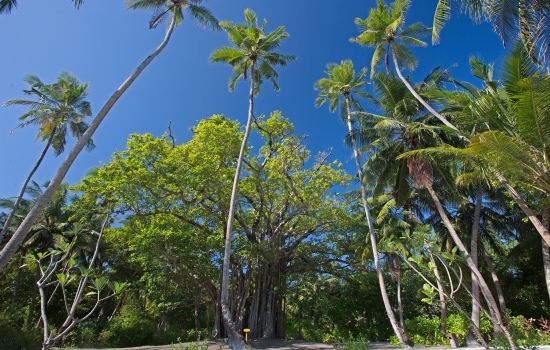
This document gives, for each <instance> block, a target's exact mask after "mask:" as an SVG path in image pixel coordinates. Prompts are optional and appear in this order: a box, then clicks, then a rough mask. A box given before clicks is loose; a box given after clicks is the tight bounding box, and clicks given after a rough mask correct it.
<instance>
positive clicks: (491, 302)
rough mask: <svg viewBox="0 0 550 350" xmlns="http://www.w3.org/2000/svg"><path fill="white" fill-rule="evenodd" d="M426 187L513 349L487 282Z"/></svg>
mask: <svg viewBox="0 0 550 350" xmlns="http://www.w3.org/2000/svg"><path fill="white" fill-rule="evenodd" d="M426 188H427V189H428V192H429V193H430V196H431V197H432V200H433V201H434V203H435V206H436V208H437V211H438V213H439V216H440V217H441V219H442V220H443V223H444V224H445V227H446V228H447V230H448V231H449V234H450V235H451V237H452V239H453V241H454V243H455V244H456V246H457V247H458V249H459V250H460V252H462V254H464V257H465V258H466V264H467V265H468V267H469V268H470V270H471V271H472V272H473V273H474V274H475V278H477V280H478V283H479V287H480V289H481V292H482V293H483V296H484V297H485V300H486V301H487V306H488V308H489V313H490V315H491V321H492V322H493V327H494V328H495V331H497V332H498V331H500V330H501V331H502V332H503V333H504V335H505V337H506V339H507V340H508V342H509V344H510V347H511V348H512V349H513V350H515V349H516V346H515V344H514V341H513V339H512V337H511V335H510V333H509V332H508V329H506V327H505V326H504V324H503V322H502V317H500V312H499V309H498V306H497V303H496V301H495V298H494V297H493V295H492V294H491V290H490V289H489V286H488V285H487V283H486V282H485V279H484V278H483V276H482V275H481V273H480V272H479V269H478V268H477V267H476V266H475V265H474V263H473V261H472V257H471V255H470V254H469V253H468V250H467V249H466V247H465V246H464V243H462V240H461V239H460V237H459V236H458V234H457V233H456V231H455V229H454V227H453V225H452V223H451V221H450V220H449V217H448V216H447V213H445V210H444V209H443V205H442V204H441V202H440V201H439V197H438V196H437V194H436V193H435V191H434V189H433V186H432V185H431V184H430V185H429V186H427V187H426Z"/></svg>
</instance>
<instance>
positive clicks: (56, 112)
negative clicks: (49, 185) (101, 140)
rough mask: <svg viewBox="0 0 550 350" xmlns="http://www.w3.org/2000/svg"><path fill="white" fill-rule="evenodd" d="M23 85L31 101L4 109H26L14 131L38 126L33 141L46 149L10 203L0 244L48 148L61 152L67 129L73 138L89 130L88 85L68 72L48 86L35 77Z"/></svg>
mask: <svg viewBox="0 0 550 350" xmlns="http://www.w3.org/2000/svg"><path fill="white" fill-rule="evenodd" d="M25 82H26V83H27V84H28V85H29V89H28V90H23V92H24V93H25V94H26V95H29V96H31V97H32V98H33V99H32V100H9V101H6V102H5V103H4V106H13V105H16V106H23V107H27V108H29V111H28V112H26V113H24V114H23V115H22V116H21V117H19V120H21V121H22V123H21V124H19V125H18V126H17V128H22V127H24V126H27V125H29V124H35V125H38V135H37V136H36V138H37V139H41V141H42V142H46V146H45V147H44V150H43V151H42V153H41V154H40V157H39V158H38V161H37V162H36V164H35V165H34V167H33V168H32V170H31V172H30V173H29V175H28V176H27V178H26V179H25V181H24V183H23V186H22V187H21V190H20V191H19V195H18V196H17V197H16V199H15V202H14V203H13V207H12V210H11V212H10V214H9V215H8V217H7V218H6V221H5V222H4V226H3V227H2V231H1V232H0V242H1V241H2V238H3V237H4V235H5V234H6V231H7V229H8V227H10V225H11V221H12V219H13V217H14V215H15V213H16V212H17V209H18V208H19V205H20V203H21V200H22V199H23V194H24V193H25V190H26V188H27V185H28V184H29V181H30V180H31V178H32V176H33V175H34V173H35V172H36V170H37V169H38V167H39V166H40V164H41V163H42V160H43V159H44V156H45V155H46V153H47V152H48V149H49V148H50V146H51V147H52V148H53V150H54V154H55V155H56V156H58V155H60V154H61V153H63V151H64V150H65V144H66V142H67V132H68V131H69V130H70V132H71V133H72V135H73V136H75V137H77V138H80V137H81V136H82V134H84V132H85V131H86V129H87V128H88V124H86V123H85V122H84V119H85V118H86V117H87V116H90V115H92V109H91V106H90V103H89V102H88V101H86V100H85V99H86V95H87V94H88V83H85V84H80V83H79V82H78V80H77V79H76V78H75V77H74V76H73V75H71V74H70V73H68V72H63V73H61V74H60V75H59V77H58V78H57V81H56V82H55V83H53V84H49V85H46V84H44V83H43V82H42V81H41V80H40V79H39V78H38V77H37V76H34V75H29V76H28V77H26V78H25ZM12 132H13V130H12ZM86 146H87V148H88V149H92V148H93V147H94V143H93V141H92V140H91V139H90V140H89V141H88V142H87V143H86Z"/></svg>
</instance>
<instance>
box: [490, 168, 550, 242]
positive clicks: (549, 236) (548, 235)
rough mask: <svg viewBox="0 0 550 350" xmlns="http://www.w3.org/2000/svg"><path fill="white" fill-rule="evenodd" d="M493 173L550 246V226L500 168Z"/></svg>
mask: <svg viewBox="0 0 550 350" xmlns="http://www.w3.org/2000/svg"><path fill="white" fill-rule="evenodd" d="M493 173H494V174H495V175H496V177H497V179H498V181H500V183H501V184H502V185H503V186H504V188H505V189H506V190H507V191H508V193H510V195H511V196H512V199H514V202H516V204H517V205H518V206H519V207H520V208H521V210H523V212H524V213H525V215H526V216H527V218H528V219H529V221H531V223H532V224H533V226H535V229H536V230H537V232H538V233H539V234H540V235H541V237H542V239H543V240H544V242H546V244H547V245H548V246H550V228H549V227H548V226H545V225H544V224H543V223H542V222H541V221H540V220H539V218H538V217H537V216H536V215H535V213H533V211H532V210H531V208H529V206H528V205H527V203H525V201H524V200H523V198H521V196H520V195H519V193H518V192H517V191H516V189H515V188H513V187H512V185H510V183H509V182H508V180H507V179H506V178H505V177H504V175H502V174H501V173H500V172H499V171H498V170H493Z"/></svg>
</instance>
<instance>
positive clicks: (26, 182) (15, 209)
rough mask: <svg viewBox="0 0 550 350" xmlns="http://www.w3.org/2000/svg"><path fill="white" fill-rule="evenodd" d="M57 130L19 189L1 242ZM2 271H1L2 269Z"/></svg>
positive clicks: (0, 238) (52, 133)
mask: <svg viewBox="0 0 550 350" xmlns="http://www.w3.org/2000/svg"><path fill="white" fill-rule="evenodd" d="M55 131H56V128H54V129H53V130H52V132H51V135H50V137H49V138H48V142H47V143H46V147H44V150H43V151H42V153H41V154H40V157H39V158H38V161H37V162H36V164H35V165H34V167H33V168H32V170H31V172H30V173H29V175H28V176H27V178H26V179H25V182H24V183H23V186H22V187H21V190H20V191H19V195H18V196H17V199H16V200H15V203H14V204H13V208H12V210H11V212H10V215H8V218H7V219H6V221H5V222H4V227H2V231H1V232H0V243H2V238H4V235H5V234H6V232H7V231H8V228H9V227H10V225H11V221H12V220H13V217H14V216H15V213H16V212H17V209H19V205H20V204H21V200H23V195H24V194H25V190H26V189H27V185H28V184H29V182H30V181H31V179H32V176H33V175H34V173H35V172H36V170H37V169H38V167H39V166H40V164H41V163H42V160H44V157H45V156H46V153H48V149H49V148H50V145H51V144H52V141H53V137H54V136H55ZM0 271H1V269H0Z"/></svg>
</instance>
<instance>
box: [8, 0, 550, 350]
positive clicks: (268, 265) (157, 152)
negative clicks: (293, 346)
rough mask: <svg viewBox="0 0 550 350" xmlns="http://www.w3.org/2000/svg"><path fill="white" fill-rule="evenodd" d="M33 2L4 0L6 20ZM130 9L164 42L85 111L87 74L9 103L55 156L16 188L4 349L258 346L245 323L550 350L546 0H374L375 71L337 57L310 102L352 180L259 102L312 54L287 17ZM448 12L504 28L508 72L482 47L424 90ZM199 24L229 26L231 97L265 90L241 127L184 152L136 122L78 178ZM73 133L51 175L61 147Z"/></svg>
mask: <svg viewBox="0 0 550 350" xmlns="http://www.w3.org/2000/svg"><path fill="white" fill-rule="evenodd" d="M73 3H74V4H75V5H76V7H79V6H80V5H81V4H82V1H73ZM16 5H17V2H16V1H1V2H0V13H5V14H9V13H10V12H11V11H12V10H13V9H14V8H15V6H16ZM126 5H127V8H128V9H145V10H152V11H153V14H152V17H151V19H150V22H149V28H151V29H154V28H156V27H158V26H159V25H160V23H161V22H162V21H163V20H165V19H166V20H167V21H168V25H167V30H166V34H165V35H164V39H163V41H162V42H161V44H160V46H158V47H157V48H156V49H155V50H154V51H153V52H152V53H151V54H150V55H149V56H148V57H147V58H146V59H145V60H144V61H143V62H142V63H141V64H140V65H139V66H138V68H137V69H135V70H134V71H133V73H132V74H131V75H130V76H129V78H128V79H127V80H126V81H125V82H124V83H123V84H122V85H121V86H120V87H119V88H118V89H117V90H116V91H115V92H114V93H113V94H112V95H111V97H110V98H109V99H108V101H107V102H106V103H105V105H104V106H103V107H102V108H101V109H100V110H99V112H98V113H97V114H96V115H95V118H94V119H93V120H92V121H91V122H90V123H88V122H87V121H86V118H87V117H90V116H92V115H93V114H92V106H91V103H90V102H89V101H88V95H89V93H90V92H89V87H90V86H91V84H92V83H80V82H79V80H78V79H77V78H76V77H75V76H73V75H72V74H71V73H68V72H63V73H61V74H60V75H59V76H58V77H57V79H56V80H55V81H54V82H52V83H47V82H43V81H42V80H41V79H40V78H39V77H38V76H35V75H30V76H28V77H26V78H25V79H24V81H25V83H27V85H28V89H26V90H23V93H24V94H25V95H27V96H29V99H22V98H19V99H9V100H7V101H6V102H5V103H4V105H5V106H6V107H9V108H17V107H22V108H26V111H25V112H24V113H23V114H22V115H21V116H20V118H19V121H20V124H19V125H18V126H17V127H16V128H22V127H26V126H27V125H31V124H32V125H36V126H37V127H38V132H37V139H38V140H40V141H41V142H42V143H44V144H45V146H44V149H43V151H42V152H41V154H40V157H39V159H38V161H36V162H35V163H34V165H33V168H32V170H31V172H30V173H29V175H27V176H26V177H25V179H22V181H21V182H22V183H23V186H22V188H21V189H20V191H19V193H14V194H13V197H9V198H0V225H1V227H2V231H1V233H0V249H1V250H0V344H2V345H4V344H5V345H6V346H8V347H19V348H29V349H30V348H42V349H48V348H51V347H65V346H66V347H124V346H142V345H167V344H175V343H180V342H186V341H201V340H205V339H207V340H222V339H226V338H227V339H228V346H229V347H230V348H232V349H246V348H247V347H248V345H247V344H245V341H244V339H243V336H242V332H241V330H243V329H248V331H247V337H248V338H249V339H252V340H257V339H273V338H279V339H297V340H309V341H320V342H330V343H340V344H341V345H340V346H341V347H343V348H354V347H356V346H358V347H360V348H364V343H366V342H377V341H389V342H392V343H393V344H395V345H397V346H399V347H401V348H410V347H414V346H415V344H424V345H435V344H448V343H449V341H451V342H452V343H454V342H455V339H457V341H458V342H460V343H463V344H465V345H481V346H483V347H484V348H487V349H488V348H490V347H494V348H510V349H518V348H533V347H535V346H536V345H540V344H550V321H549V318H550V299H549V297H550V233H549V231H550V201H549V198H550V160H549V157H550V156H549V154H550V146H549V140H550V137H549V136H550V76H549V75H548V71H547V63H548V60H547V58H546V55H547V52H546V50H547V47H548V45H546V43H547V42H548V30H547V28H546V26H547V24H548V18H550V17H548V16H549V9H548V8H547V6H546V5H544V4H542V3H540V2H531V1H518V2H515V3H513V2H504V3H503V4H501V6H500V7H498V6H497V2H487V1H443V0H439V1H438V4H437V9H436V12H435V15H434V26H433V28H428V27H426V26H424V25H423V24H422V23H414V24H412V25H408V26H407V25H406V16H407V13H408V10H409V9H410V8H411V6H414V5H415V4H413V2H412V1H411V0H395V1H394V2H393V3H391V4H388V3H385V2H384V1H382V0H378V1H377V2H376V5H375V7H374V8H373V9H372V10H371V11H370V12H369V13H368V16H367V17H366V18H364V19H362V18H357V19H356V20H355V24H356V25H357V27H358V30H359V32H358V34H357V36H356V37H354V38H352V39H351V40H350V41H352V42H354V43H358V44H360V45H361V46H364V47H367V48H373V49H374V51H372V53H370V54H369V52H370V51H367V50H365V60H364V62H370V67H369V68H357V67H360V65H361V63H362V62H352V60H350V59H346V58H345V57H342V59H341V60H340V63H334V62H327V64H326V69H325V71H324V72H322V71H320V72H319V74H318V77H319V78H318V80H316V81H312V82H311V84H312V85H313V89H314V90H315V91H316V93H317V97H316V99H315V101H311V102H312V104H314V105H315V107H322V106H323V105H328V111H329V112H330V113H332V112H338V113H339V116H340V119H341V121H342V123H343V124H344V126H345V135H346V136H345V138H344V140H342V141H343V142H344V143H345V144H346V145H347V146H349V155H350V156H351V158H352V159H353V165H354V167H351V168H352V169H353V170H350V171H349V172H348V170H346V166H345V164H344V162H343V161H342V160H338V159H335V157H334V156H333V155H332V152H331V150H330V149H329V148H328V147H327V149H325V150H322V151H320V152H313V151H311V150H310V149H309V147H308V144H307V138H308V136H307V135H301V134H300V133H298V132H297V131H296V128H295V125H294V123H293V121H292V118H289V117H288V116H285V115H284V114H283V112H281V111H280V110H276V109H275V110H271V111H268V112H266V113H259V112H257V110H260V108H257V106H256V105H255V103H256V102H258V103H260V102H259V101H262V102H263V101H264V99H267V98H269V96H272V95H270V94H269V93H270V91H264V92H263V93H262V94H261V95H260V92H261V89H262V88H264V85H263V83H264V82H266V81H269V83H271V86H272V87H273V89H274V90H275V91H279V90H280V89H284V88H285V84H286V82H288V81H289V80H286V81H285V83H282V82H279V68H283V67H286V66H287V65H289V64H290V63H291V62H292V61H294V60H296V59H297V57H296V56H294V55H290V54H283V53H280V51H284V49H283V50H281V48H282V47H283V48H284V45H287V43H288V42H290V41H291V38H290V35H289V33H288V32H287V29H286V28H285V27H284V26H277V27H276V28H274V30H272V31H270V30H269V29H268V25H267V23H268V22H267V20H265V19H264V20H263V21H260V20H259V18H258V16H257V15H256V13H255V12H254V11H253V10H251V9H245V10H244V19H245V21H244V22H243V23H233V22H231V21H219V22H218V20H217V19H216V17H214V15H213V14H212V13H211V12H210V10H209V9H208V8H206V7H204V6H203V5H202V1H201V0H171V1H160V0H128V1H127V4H126ZM453 6H454V7H458V8H459V9H461V10H463V11H466V12H468V13H469V14H470V15H471V17H472V18H473V19H474V20H481V19H484V20H487V21H490V22H491V23H492V24H493V26H494V28H495V29H496V30H497V32H498V34H499V36H500V37H501V38H502V40H503V41H504V42H505V43H508V44H512V43H513V45H512V47H510V48H509V50H508V51H507V55H506V57H504V58H503V59H502V61H501V62H499V63H498V65H499V67H500V68H499V69H496V68H495V67H496V65H495V64H494V63H487V62H484V60H483V59H481V58H479V57H475V56H472V57H471V58H470V60H469V67H470V70H471V73H472V76H471V78H469V79H457V78H456V77H453V72H452V70H449V69H441V68H440V67H435V68H433V69H432V70H431V71H429V73H428V74H427V75H426V76H425V77H424V78H422V79H421V80H418V81H415V80H416V79H413V75H412V74H411V72H412V71H413V70H414V69H415V68H417V67H418V66H419V65H420V64H421V63H423V62H419V61H418V60H417V59H416V57H415V56H414V54H413V53H414V52H415V51H414V50H416V49H413V48H412V47H416V48H422V47H426V46H427V45H428V43H427V42H425V41H423V37H424V36H427V35H429V34H430V33H432V40H433V41H437V40H439V34H440V32H441V29H442V27H443V25H444V24H445V23H446V21H448V20H449V18H450V14H451V9H452V7H453ZM359 15H360V14H359ZM187 17H190V18H192V19H194V20H196V21H197V22H198V23H199V24H200V25H202V26H206V27H209V28H210V29H213V30H221V31H223V32H225V33H226V34H227V39H228V40H229V45H228V46H223V47H221V48H218V49H216V50H214V51H213V52H212V53H211V55H210V62H211V63H224V64H226V65H228V66H230V67H231V69H232V74H231V77H230V80H229V90H230V91H236V90H238V86H237V83H238V82H239V81H240V80H241V78H242V79H243V80H245V81H246V80H249V81H248V83H249V86H248V88H247V92H246V96H247V99H248V104H247V105H245V104H244V100H243V101H242V102H243V104H242V105H243V108H242V109H243V110H244V109H245V108H246V107H247V114H246V116H247V118H246V122H245V123H243V124H241V123H240V122H239V121H238V120H236V119H233V118H231V117H228V116H225V115H223V114H213V115H203V116H201V119H200V120H198V121H197V122H196V123H195V124H194V125H193V126H192V127H191V133H190V136H189V137H188V138H187V139H185V140H183V141H180V140H178V141H177V142H176V139H175V137H174V135H173V133H172V130H171V129H170V126H169V132H167V133H166V134H164V135H162V136H155V135H154V134H152V133H133V134H131V135H128V137H127V143H126V145H125V146H124V147H123V148H122V149H119V150H117V151H115V152H114V153H113V154H112V155H111V157H110V159H109V161H108V162H105V163H101V164H100V165H99V166H97V167H95V168H92V169H89V171H88V172H87V174H86V175H85V176H83V177H82V178H81V179H80V180H79V181H78V182H77V183H74V184H69V183H67V182H64V178H65V175H66V174H67V172H68V170H69V168H70V167H71V166H72V164H73V163H74V162H75V160H76V158H77V156H78V155H79V153H80V151H81V150H82V149H83V148H84V147H87V148H89V149H92V148H93V147H94V146H95V143H94V142H93V141H92V136H93V134H94V132H95V131H96V130H97V128H98V126H99V125H100V124H101V123H102V121H103V120H104V119H105V117H106V116H107V114H108V113H109V111H110V110H111V108H112V107H113V106H114V104H115V103H116V102H117V101H118V100H119V99H120V98H122V97H123V94H124V93H125V92H126V91H127V90H128V88H129V87H130V85H132V83H133V82H134V81H135V80H136V79H137V77H138V76H139V75H140V74H141V73H142V72H143V71H144V70H145V68H146V67H147V66H148V65H149V64H150V63H151V62H152V61H153V60H154V59H155V58H156V57H157V56H158V55H159V54H160V53H161V52H162V51H163V50H164V49H165V47H166V46H167V44H168V42H169V41H170V39H171V37H172V33H173V31H174V28H175V27H176V26H177V25H179V24H181V23H182V22H183V21H184V19H186V18H187ZM345 39H346V38H343V42H345ZM289 66H291V65H289ZM380 66H383V67H385V69H382V70H379V68H380ZM289 68H290V67H289ZM369 70H370V71H369ZM287 71H289V70H287ZM285 73H286V72H285ZM414 77H416V75H415V76H414ZM298 78H299V77H296V76H294V79H298ZM187 83H189V84H192V82H185V81H184V82H182V84H187ZM279 84H281V86H279ZM260 97H261V98H260ZM297 98H301V96H297ZM235 100H236V99H235ZM237 103H238V102H237ZM243 114H244V113H243ZM68 133H71V134H72V135H73V136H74V137H75V138H76V140H75V141H70V140H68V137H67V136H68ZM95 139H96V140H97V138H95ZM68 144H73V148H72V149H71V150H70V151H69V152H68V155H67V156H66V158H65V160H63V161H62V162H61V164H60V165H59V168H58V170H57V172H56V173H55V175H54V176H53V178H52V179H51V180H50V179H45V180H44V181H42V182H39V181H38V180H37V177H39V176H38V175H37V174H38V172H37V169H38V168H39V167H40V166H43V164H44V162H47V161H48V159H47V158H46V154H47V153H48V151H49V150H50V149H52V150H53V153H54V155H55V156H58V155H61V154H62V153H63V152H64V150H65V147H66V146H67V145H68ZM351 168H350V169H351ZM449 337H450V338H449ZM449 339H451V340H449ZM454 345H456V344H454ZM181 346H184V345H181ZM192 346H194V345H192ZM221 346H222V347H223V343H222V345H221Z"/></svg>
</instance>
